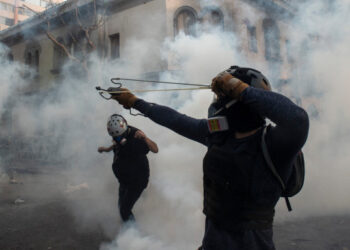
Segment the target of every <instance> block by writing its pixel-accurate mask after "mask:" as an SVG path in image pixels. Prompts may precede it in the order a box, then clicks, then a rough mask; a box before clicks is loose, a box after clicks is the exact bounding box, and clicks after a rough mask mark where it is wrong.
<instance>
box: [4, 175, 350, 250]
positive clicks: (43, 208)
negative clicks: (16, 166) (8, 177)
mask: <svg viewBox="0 0 350 250" xmlns="http://www.w3.org/2000/svg"><path fill="white" fill-rule="evenodd" d="M61 177H62V176H61ZM18 181H19V183H18V184H8V183H7V182H5V181H4V179H1V182H0V187H1V193H0V195H1V196H0V197H1V198H0V212H1V221H0V235H1V236H0V249H16V250H25V249H38V250H39V249H43V250H44V249H98V248H99V246H100V245H101V244H103V243H105V242H108V241H110V240H111V237H110V236H108V235H106V234H105V233H104V232H103V230H102V229H101V228H100V227H99V226H98V225H89V226H85V227H84V226H82V225H79V219H77V218H76V217H75V216H74V214H72V213H71V211H70V208H69V207H67V203H71V202H74V203H85V204H88V203H89V199H91V198H89V195H88V194H87V192H88V189H87V188H86V187H84V185H83V186H80V187H77V188H75V189H74V187H71V188H69V186H68V187H67V186H65V185H63V183H64V182H63V181H62V179H61V180H58V179H57V176H47V175H42V174H30V175H24V176H22V175H20V176H19V179H18ZM42 188H44V189H45V192H41V193H42V196H41V197H37V195H36V192H39V191H40V190H39V189H42ZM16 200H17V201H16ZM20 200H23V201H22V202H21V201H20ZM86 209H88V207H87V208H86ZM114 230H115V233H117V228H114ZM349 232H350V216H349V215H342V214H339V215H333V216H331V215H329V216H316V217H310V218H305V219H298V220H292V221H286V222H279V223H277V224H276V225H275V231H274V238H275V241H276V246H277V249H283V250H296V249H308V250H348V249H350V239H349ZM141 249H147V248H141Z"/></svg>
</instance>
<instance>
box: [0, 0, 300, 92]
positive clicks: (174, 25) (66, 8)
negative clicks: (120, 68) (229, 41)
mask: <svg viewBox="0 0 350 250" xmlns="http://www.w3.org/2000/svg"><path fill="white" fill-rule="evenodd" d="M0 1H5V0H0ZM293 12H294V9H293V8H292V6H291V5H290V4H289V1H286V0H266V1H259V0H221V1H220V4H215V5H211V4H208V5H206V4H203V3H202V1H199V0H148V1H147V0H142V1H141V0H114V1H109V2H101V1H100V0H70V1H67V2H65V3H62V4H60V5H57V6H54V7H52V8H50V9H47V10H46V11H44V12H43V13H41V14H39V15H35V16H33V18H31V19H30V20H27V21H23V22H21V23H18V24H17V25H15V26H12V27H10V28H8V29H6V30H4V31H2V32H0V42H2V43H4V44H6V45H7V46H8V47H9V48H10V50H11V51H10V53H9V58H11V59H13V60H16V61H20V62H23V63H25V64H27V65H29V66H30V67H32V68H33V69H34V71H35V72H36V74H37V75H36V81H35V82H36V84H37V87H45V86H47V85H48V84H49V82H51V81H52V80H53V79H55V78H57V77H58V76H59V73H60V70H61V66H62V65H63V63H64V62H65V61H66V60H76V59H78V60H77V61H79V62H80V63H81V64H82V65H83V66H86V62H84V58H86V56H87V54H88V53H89V52H91V51H97V52H98V54H99V55H100V56H101V57H104V58H109V59H111V60H115V59H118V58H121V59H122V58H123V57H125V56H126V54H127V51H126V48H127V46H126V45H127V44H128V43H129V42H130V41H132V40H142V39H150V40H151V41H152V42H153V43H154V46H152V48H153V49H152V51H148V53H151V54H152V58H153V59H152V60H150V62H148V63H147V65H145V67H144V68H145V69H146V70H145V72H144V73H145V74H157V72H163V71H167V70H176V68H177V65H176V64H174V63H173V62H172V61H171V59H168V60H166V59H164V58H162V57H161V55H160V50H159V48H160V47H161V46H162V43H163V41H164V39H165V38H174V37H175V36H176V35H177V34H179V33H180V32H184V33H185V34H186V35H190V36H196V35H197V34H196V32H198V29H196V24H202V26H204V27H205V25H206V24H210V25H215V26H218V27H219V28H221V29H223V30H225V31H229V32H233V33H235V34H237V35H238V36H239V38H240V39H239V40H240V41H241V42H240V49H241V50H243V51H244V52H245V55H246V56H247V58H249V59H250V60H259V61H262V62H265V63H264V65H265V69H262V70H263V71H264V72H268V71H269V69H270V68H274V69H276V68H277V70H274V74H276V75H275V76H274V79H281V81H284V80H288V78H289V72H290V71H291V68H292V67H293V66H294V65H293V64H294V61H293V57H292V54H291V53H290V48H289V40H288V36H287V33H288V31H289V29H290V28H291V27H290V24H289V20H290V18H291V17H292V16H293ZM77 13H78V14H77ZM247 13H254V15H247ZM101 20H102V21H101ZM145 27H147V29H146V28H145ZM150 27H151V28H150ZM84 64H85V65H84ZM276 72H277V73H276Z"/></svg>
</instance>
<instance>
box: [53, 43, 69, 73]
mask: <svg viewBox="0 0 350 250" xmlns="http://www.w3.org/2000/svg"><path fill="white" fill-rule="evenodd" d="M56 40H57V42H59V43H60V44H62V45H63V46H66V44H65V43H64V40H63V39H62V38H61V37H58V38H57V39H56ZM66 58H67V55H66V53H65V51H64V50H63V48H62V47H61V46H59V45H56V44H55V45H54V47H53V69H52V70H51V72H52V73H54V74H58V73H60V72H61V69H62V66H63V65H64V63H65V60H66Z"/></svg>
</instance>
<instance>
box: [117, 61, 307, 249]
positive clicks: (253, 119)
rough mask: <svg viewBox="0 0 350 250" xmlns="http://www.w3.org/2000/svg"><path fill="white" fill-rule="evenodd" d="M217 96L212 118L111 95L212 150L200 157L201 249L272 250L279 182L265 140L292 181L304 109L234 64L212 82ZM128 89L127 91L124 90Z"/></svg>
mask: <svg viewBox="0 0 350 250" xmlns="http://www.w3.org/2000/svg"><path fill="white" fill-rule="evenodd" d="M211 89H212V91H213V92H214V93H215V94H216V97H217V98H216V99H215V100H214V101H213V103H212V104H211V105H210V107H209V109H208V116H209V118H208V119H195V118H192V117H189V116H186V115H184V114H180V113H178V112H177V111H175V110H173V109H171V108H169V107H166V106H162V105H158V104H154V103H149V102H147V101H145V100H142V99H139V98H137V97H136V96H134V95H133V94H132V93H130V92H126V93H121V94H118V95H113V99H115V100H117V101H118V102H119V103H120V104H121V105H123V106H124V108H128V109H129V108H135V109H137V110H138V111H140V112H141V113H143V114H144V115H145V116H147V117H149V118H150V119H151V120H153V121H154V122H156V123H158V124H160V125H162V126H165V127H167V128H169V129H171V130H173V131H175V132H176V133H178V134H180V135H182V136H185V137H187V138H189V139H191V140H194V141H197V142H199V143H201V144H203V145H205V146H206V147H208V151H207V153H206V155H205V157H204V160H203V172H204V174H203V185H204V209H203V212H204V214H205V216H206V221H205V233H204V237H203V241H202V246H201V247H200V249H204V250H274V249H275V246H274V243H273V237H272V236H273V230H272V227H273V218H274V213H275V206H276V204H277V202H278V200H279V198H280V197H281V194H282V187H281V185H280V183H279V182H278V180H277V178H275V176H274V175H273V174H272V172H271V170H270V168H269V167H268V165H267V163H266V161H265V159H264V155H263V152H262V147H261V141H262V135H263V131H265V127H266V121H265V119H266V118H268V119H269V120H271V121H272V122H273V123H274V124H275V125H273V126H272V125H270V126H268V127H267V130H266V135H265V140H266V145H267V149H268V152H269V154H270V156H271V159H272V162H273V163H274V165H275V166H276V169H277V171H278V173H279V175H280V177H281V178H282V179H283V181H284V183H286V182H287V181H288V179H289V178H290V176H291V173H292V163H293V162H294V159H295V158H296V156H297V154H298V152H299V151H300V149H301V148H302V146H303V145H304V143H305V142H306V139H307V135H308V130H309V119H308V115H307V113H306V112H305V110H304V109H302V108H301V107H299V106H297V105H296V104H294V103H293V102H292V101H291V100H290V99H288V98H287V97H285V96H283V95H281V94H278V93H275V92H272V91H271V86H270V83H269V81H268V80H267V78H266V77H265V76H264V75H263V74H262V73H261V72H259V71H257V70H255V69H252V68H242V67H238V66H232V67H230V68H229V69H227V70H225V71H224V72H221V73H219V74H218V75H217V76H216V77H215V78H214V79H213V80H212V84H211ZM124 90H126V91H127V89H124Z"/></svg>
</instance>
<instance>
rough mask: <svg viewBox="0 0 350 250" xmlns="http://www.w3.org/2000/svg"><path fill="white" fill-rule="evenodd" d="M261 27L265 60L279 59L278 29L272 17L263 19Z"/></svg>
mask: <svg viewBox="0 0 350 250" xmlns="http://www.w3.org/2000/svg"><path fill="white" fill-rule="evenodd" d="M263 29H264V40H265V58H266V60H268V61H278V60H280V31H279V28H278V26H277V24H276V22H275V21H274V20H272V19H265V20H264V21H263Z"/></svg>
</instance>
